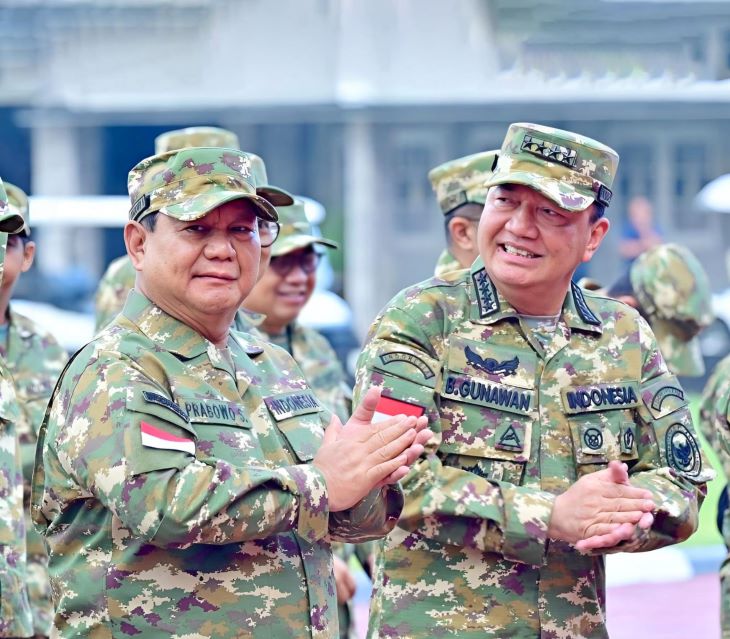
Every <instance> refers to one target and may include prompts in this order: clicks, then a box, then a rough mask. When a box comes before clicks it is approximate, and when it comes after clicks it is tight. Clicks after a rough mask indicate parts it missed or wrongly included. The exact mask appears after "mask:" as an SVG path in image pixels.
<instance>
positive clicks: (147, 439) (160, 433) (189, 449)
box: [139, 422, 195, 455]
mask: <svg viewBox="0 0 730 639" xmlns="http://www.w3.org/2000/svg"><path fill="white" fill-rule="evenodd" d="M139 429H140V432H141V433H142V445H143V446H147V447H148V448H160V449H162V450H179V451H182V452H183V453H190V454H191V455H195V441H194V440H192V439H190V438H187V437H178V436H176V435H171V434H170V433H168V432H167V431H164V430H162V429H161V428H157V427H156V426H153V425H152V424H148V423H147V422H142V423H141V424H140V427H139Z"/></svg>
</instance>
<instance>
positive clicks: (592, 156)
mask: <svg viewBox="0 0 730 639" xmlns="http://www.w3.org/2000/svg"><path fill="white" fill-rule="evenodd" d="M617 168H618V154H617V153H616V151H614V150H613V149H611V148H610V147H607V146H605V145H603V144H601V143H600V142H597V141H596V140H593V139H591V138H587V137H584V136H582V135H578V134H577V133H572V132H570V131H563V130H561V129H555V128H553V127H547V126H541V125H539V124H527V123H517V124H512V125H510V127H509V130H508V131H507V135H506V137H505V139H504V143H503V144H502V148H501V150H500V151H499V159H498V160H497V166H496V168H495V170H494V173H493V174H492V176H491V177H490V178H489V179H488V180H487V181H486V182H485V184H484V186H485V187H486V188H488V187H491V186H496V185H498V184H509V183H511V184H524V185H525V186H530V187H532V188H533V189H535V190H537V191H539V192H540V193H542V194H543V195H544V196H545V197H548V198H550V199H551V200H552V201H553V202H555V203H556V204H557V205H558V206H560V207H561V208H563V209H565V210H567V211H583V210H584V209H587V208H588V207H589V206H590V205H591V204H593V202H594V201H598V202H599V203H601V204H603V205H604V206H608V205H609V204H610V202H611V196H612V191H611V185H612V184H613V179H614V177H615V175H616V169H617Z"/></svg>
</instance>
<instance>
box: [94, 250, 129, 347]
mask: <svg viewBox="0 0 730 639" xmlns="http://www.w3.org/2000/svg"><path fill="white" fill-rule="evenodd" d="M136 277H137V271H135V270H134V266H132V260H130V259H129V256H128V255H122V256H121V257H118V258H117V259H115V260H112V261H111V262H110V264H109V266H108V267H107V269H106V271H104V275H102V276H101V280H99V286H98V287H97V289H96V297H95V298H94V307H95V313H96V320H95V326H94V332H96V333H98V332H99V331H100V330H102V329H103V328H106V326H107V325H109V324H110V323H111V321H112V320H113V319H114V318H115V317H116V316H117V315H118V314H119V313H120V312H121V310H122V308H124V302H125V301H126V300H127V295H129V291H131V290H132V289H133V288H134V281H135V279H136Z"/></svg>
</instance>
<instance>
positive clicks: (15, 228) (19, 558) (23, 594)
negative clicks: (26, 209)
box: [0, 180, 33, 637]
mask: <svg viewBox="0 0 730 639" xmlns="http://www.w3.org/2000/svg"><path fill="white" fill-rule="evenodd" d="M23 224H24V221H23V218H22V216H21V215H19V213H18V211H17V210H13V209H11V207H10V206H9V204H8V196H7V194H6V192H5V187H4V185H3V182H2V181H1V180H0V282H2V277H3V271H4V265H5V249H6V248H7V243H8V236H7V233H8V232H10V233H18V232H19V231H21V230H22V228H23ZM19 422H20V408H19V406H18V403H17V399H16V396H15V389H14V387H13V381H12V377H11V375H10V372H9V371H8V369H7V366H6V364H5V361H4V360H3V359H2V358H0V637H30V636H31V635H32V634H33V617H32V614H31V609H30V603H29V601H28V590H27V586H26V584H27V581H28V575H27V567H26V541H25V517H24V515H23V471H22V461H21V456H20V444H19V442H18V434H17V431H16V428H17V425H18V423H19Z"/></svg>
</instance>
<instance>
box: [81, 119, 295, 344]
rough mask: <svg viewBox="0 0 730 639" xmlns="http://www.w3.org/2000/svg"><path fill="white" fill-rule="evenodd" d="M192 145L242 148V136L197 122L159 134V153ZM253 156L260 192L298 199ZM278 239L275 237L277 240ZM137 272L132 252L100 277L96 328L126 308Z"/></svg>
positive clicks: (280, 201)
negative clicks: (271, 180) (272, 179)
mask: <svg viewBox="0 0 730 639" xmlns="http://www.w3.org/2000/svg"><path fill="white" fill-rule="evenodd" d="M191 147H224V148H230V149H238V148H240V146H239V142H238V136H237V135H236V134H235V133H233V131H228V130H227V129H219V128H217V127H212V126H195V127H188V128H186V129H176V130H174V131H166V132H165V133H162V134H160V135H158V136H157V137H156V138H155V153H158V154H159V153H166V152H167V151H174V150H177V149H186V148H191ZM248 156H249V157H250V158H251V171H252V173H253V175H254V178H255V181H256V185H257V190H256V192H257V193H258V194H259V195H262V196H264V197H266V198H267V199H268V200H269V201H270V202H272V203H273V204H274V205H276V206H287V205H289V204H292V203H293V202H294V199H293V198H292V197H291V195H289V194H288V193H287V192H286V191H284V190H283V189H279V188H277V187H275V186H271V185H270V184H269V181H268V178H267V176H266V166H265V165H264V162H263V160H262V159H261V158H260V157H258V156H257V155H254V154H253V153H249V154H248ZM261 224H262V225H263V226H262V227H261V228H260V229H259V231H260V232H261V239H262V240H263V239H264V237H265V235H266V233H267V228H266V227H267V226H269V224H268V223H267V222H265V221H264V220H262V221H261ZM274 239H275V236H274V238H271V241H272V242H273V241H274ZM268 246H270V244H269V245H267V246H263V243H262V247H261V248H262V249H263V250H262V251H261V257H262V263H261V269H260V270H263V268H265V266H266V264H268V259H269V251H268ZM135 276H136V272H135V270H134V267H133V266H132V263H131V262H130V260H129V256H128V255H123V256H122V257H118V258H117V259H115V260H113V261H112V262H111V263H110V264H109V266H108V267H107V270H106V272H105V273H104V275H102V277H101V280H100V281H99V287H98V288H97V291H96V299H95V307H96V329H95V330H96V331H97V332H99V331H100V330H101V329H102V328H104V327H105V326H106V325H107V324H109V322H111V321H112V319H114V317H115V316H116V315H117V313H119V312H120V311H121V310H122V307H123V306H124V302H125V300H126V299H127V295H128V294H129V291H130V290H132V287H133V286H134V279H135Z"/></svg>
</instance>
